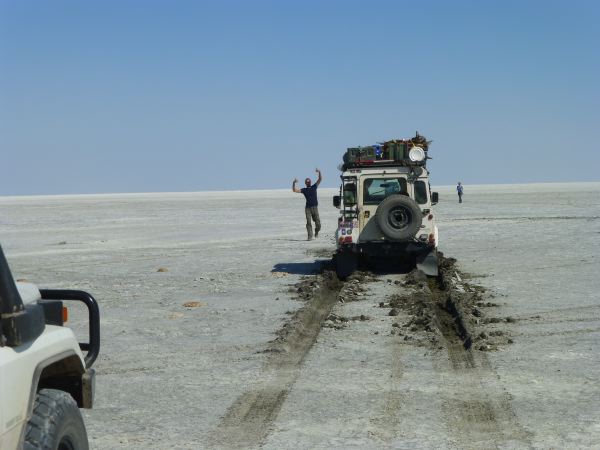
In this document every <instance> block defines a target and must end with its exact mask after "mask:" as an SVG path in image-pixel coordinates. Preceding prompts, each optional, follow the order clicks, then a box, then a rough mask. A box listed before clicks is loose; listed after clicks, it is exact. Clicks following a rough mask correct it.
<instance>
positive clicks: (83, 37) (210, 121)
mask: <svg viewBox="0 0 600 450" xmlns="http://www.w3.org/2000/svg"><path fill="white" fill-rule="evenodd" d="M598 23H600V3H599V2H595V1H587V2H582V1H568V2H567V1H562V2H556V1H470V2H464V1H455V2H449V1H448V2H446V1H444V2H442V1H423V2H408V1H407V2H402V1H394V2H378V1H370V2H357V1H315V2H312V1H298V2H291V1H278V2H276V1H268V2H265V1H252V2H248V1H239V2H238V1H219V2H216V1H215V2H202V1H170V2H168V1H118V2H117V1H102V2H81V1H61V0H55V1H52V2H50V1H48V2H40V1H26V0H13V1H7V0H0V155H1V158H2V161H1V165H0V167H2V171H1V176H0V195H22V194H61V193H104V192H106V193H108V192H158V191H198V190H223V189H272V188H288V186H289V185H290V183H291V180H292V179H293V178H294V177H298V178H299V179H302V178H304V177H306V176H312V175H314V172H313V171H314V168H315V166H319V167H320V168H321V169H322V170H323V174H324V177H325V181H324V183H323V185H324V186H331V187H333V186H337V184H338V175H339V173H338V172H337V169H336V167H337V165H338V163H339V161H340V160H341V157H342V153H343V151H344V149H345V148H346V147H350V146H356V145H367V144H370V143H373V142H376V141H381V140H384V139H389V138H397V137H408V136H410V135H412V134H414V132H415V130H419V132H421V133H422V134H424V135H426V136H427V137H429V138H431V139H433V140H434V143H433V145H432V147H431V152H430V153H431V156H432V157H433V158H434V159H433V160H432V161H431V162H430V167H431V170H432V184H438V185H440V184H453V183H455V182H456V181H457V180H459V179H460V180H462V181H463V182H464V183H465V184H467V185H468V184H474V183H519V182H552V181H599V180H600V176H599V175H598V170H599V168H600V148H599V145H598V142H600V113H599V110H600V101H599V100H600V88H599V86H598V80H600V61H599V59H600V56H599V55H600V49H599V43H600V27H599V26H598Z"/></svg>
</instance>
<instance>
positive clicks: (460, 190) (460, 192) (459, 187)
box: [456, 181, 463, 203]
mask: <svg viewBox="0 0 600 450" xmlns="http://www.w3.org/2000/svg"><path fill="white" fill-rule="evenodd" d="M456 193H457V194H458V203H462V196H463V185H462V183H461V182H460V181H459V182H458V184H457V185H456Z"/></svg>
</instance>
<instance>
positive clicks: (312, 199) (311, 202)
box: [292, 169, 323, 241]
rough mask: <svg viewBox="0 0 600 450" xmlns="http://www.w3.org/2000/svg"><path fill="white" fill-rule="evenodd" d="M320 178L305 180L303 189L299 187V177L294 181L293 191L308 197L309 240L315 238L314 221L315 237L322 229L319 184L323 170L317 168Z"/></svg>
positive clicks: (306, 211)
mask: <svg viewBox="0 0 600 450" xmlns="http://www.w3.org/2000/svg"><path fill="white" fill-rule="evenodd" d="M315 171H316V172H317V174H318V175H319V178H317V182H316V183H315V184H312V181H311V179H310V178H307V179H306V180H304V184H305V185H306V187H303V188H302V189H298V186H297V183H298V179H297V178H294V182H293V183H292V191H294V192H296V193H298V194H303V195H304V198H306V207H305V208H304V212H305V213H306V231H307V232H308V240H309V241H312V238H313V228H312V222H311V220H313V221H314V222H315V237H317V236H319V231H321V219H320V218H319V208H318V206H319V202H318V200H317V188H318V187H319V184H321V180H322V179H323V177H322V176H321V171H320V170H319V169H315Z"/></svg>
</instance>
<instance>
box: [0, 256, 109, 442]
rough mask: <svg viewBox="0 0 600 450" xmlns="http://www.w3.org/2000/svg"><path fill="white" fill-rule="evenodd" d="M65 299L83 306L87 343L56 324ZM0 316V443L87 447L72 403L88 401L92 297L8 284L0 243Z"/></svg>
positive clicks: (95, 328) (94, 313)
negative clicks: (87, 330)
mask: <svg viewBox="0 0 600 450" xmlns="http://www.w3.org/2000/svg"><path fill="white" fill-rule="evenodd" d="M65 301H78V302H83V303H84V304H85V305H86V306H87V308H88V313H89V342H88V343H82V344H80V343H79V342H78V341H77V339H76V338H75V335H74V333H73V331H72V330H71V329H70V328H68V327H66V326H64V323H65V321H66V320H67V316H68V312H67V310H66V308H65V307H64V306H63V302H65ZM0 319H1V320H0V399H2V401H0V448H1V449H2V450H5V449H6V450H16V449H24V450H46V449H59V450H87V449H88V438H87V433H86V430H85V425H84V422H83V418H82V416H81V412H80V411H79V408H91V407H92V404H93V398H94V379H95V378H94V376H95V373H94V369H92V364H93V363H94V361H95V359H96V357H97V356H98V352H99V350H100V314H99V310H98V304H97V303H96V300H95V299H94V298H93V297H92V296H91V295H90V294H88V293H86V292H84V291H76V290H58V289H42V290H39V289H38V288H37V287H36V286H35V285H34V284H32V283H28V282H16V283H15V281H14V279H13V276H12V274H11V271H10V269H9V267H8V263H7V261H6V258H5V257H4V253H3V251H2V248H1V247H0ZM82 350H83V351H86V352H87V354H86V355H85V356H84V354H83V353H82Z"/></svg>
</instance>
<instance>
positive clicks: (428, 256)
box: [416, 249, 438, 277]
mask: <svg viewBox="0 0 600 450" xmlns="http://www.w3.org/2000/svg"><path fill="white" fill-rule="evenodd" d="M416 262H417V269H419V270H420V271H421V272H423V273H424V274H425V275H427V276H430V277H437V276H438V257H437V250H436V249H433V250H430V251H429V252H427V253H420V254H418V255H417V261H416Z"/></svg>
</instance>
